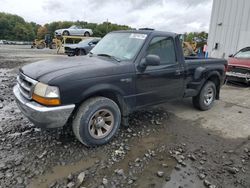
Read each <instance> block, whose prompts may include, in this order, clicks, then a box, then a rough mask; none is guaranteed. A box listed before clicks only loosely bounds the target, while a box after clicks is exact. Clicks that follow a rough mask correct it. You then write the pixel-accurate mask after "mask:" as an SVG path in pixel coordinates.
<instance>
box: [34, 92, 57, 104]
mask: <svg viewBox="0 0 250 188" xmlns="http://www.w3.org/2000/svg"><path fill="white" fill-rule="evenodd" d="M32 99H33V100H34V101H36V102H38V103H40V104H43V105H46V106H57V105H60V104H61V101H60V99H58V98H44V97H41V96H39V95H36V94H33V95H32Z"/></svg>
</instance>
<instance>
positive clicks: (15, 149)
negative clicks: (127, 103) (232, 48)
mask: <svg viewBox="0 0 250 188" xmlns="http://www.w3.org/2000/svg"><path fill="white" fill-rule="evenodd" d="M53 56H57V55H56V51H54V50H48V49H44V50H37V49H30V47H29V46H1V45H0V188H7V187H10V188H12V187H14V188H15V187H18V188H22V187H30V188H43V187H51V188H57V187H100V188H101V187H107V188H111V187H142V188H146V187H152V188H153V187H163V188H175V187H176V188H181V187H189V188H202V187H209V188H214V187H218V188H220V187H223V188H231V187H232V188H233V187H239V188H241V187H242V188H249V187H250V115H249V114H250V92H249V91H250V89H249V88H247V87H244V86H235V85H225V86H223V88H222V95H221V100H220V101H216V104H215V106H214V107H213V109H211V110H210V111H207V112H200V111H197V110H195V109H194V108H193V107H192V104H191V100H190V99H185V100H183V101H173V102H170V103H168V104H163V105H160V106H155V107H151V108H148V109H145V110H143V111H138V112H136V113H134V114H132V115H131V116H130V126H129V128H125V127H124V128H121V130H120V132H119V134H118V135H117V136H116V137H115V138H114V139H113V140H112V142H111V143H109V144H107V145H105V146H102V147H97V148H86V147H85V146H83V145H81V144H80V143H79V142H78V141H77V140H76V139H75V138H74V136H73V134H72V132H71V130H70V129H56V130H41V129H39V128H36V127H34V126H33V125H32V124H31V123H29V121H28V120H27V119H26V118H25V117H24V116H23V115H22V114H21V113H20V111H19V110H18V108H17V106H16V104H15V101H14V96H13V94H12V87H13V86H14V84H15V83H16V81H15V77H16V74H17V72H18V68H19V67H20V66H22V65H24V64H26V63H31V62H34V61H37V60H41V59H47V58H53ZM69 63H70V62H69Z"/></svg>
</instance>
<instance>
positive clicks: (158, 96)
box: [136, 37, 184, 106]
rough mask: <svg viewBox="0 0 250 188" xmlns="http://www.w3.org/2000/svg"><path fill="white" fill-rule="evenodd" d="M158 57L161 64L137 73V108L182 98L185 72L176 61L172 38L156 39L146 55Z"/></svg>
mask: <svg viewBox="0 0 250 188" xmlns="http://www.w3.org/2000/svg"><path fill="white" fill-rule="evenodd" d="M148 54H154V55H158V56H159V57H160V59H161V64H160V65H158V66H148V67H146V69H145V70H144V71H143V72H140V71H139V70H138V71H137V80H136V88H137V93H138V95H137V97H136V103H137V106H144V105H148V104H154V103H160V102H164V101H167V100H170V99H173V98H178V97H180V96H182V94H183V93H182V90H183V81H184V80H183V76H184V71H183V68H181V66H180V64H179V63H178V62H177V60H176V55H175V45H174V41H173V39H172V38H166V37H155V38H153V39H152V40H151V43H150V45H149V47H148V49H147V52H146V55H148Z"/></svg>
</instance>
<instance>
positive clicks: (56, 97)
mask: <svg viewBox="0 0 250 188" xmlns="http://www.w3.org/2000/svg"><path fill="white" fill-rule="evenodd" d="M32 99H33V100H35V101H37V102H38V103H41V104H44V105H48V106H55V105H60V104H61V101H60V93H59V88H58V87H55V86H49V85H47V84H43V83H41V82H38V83H37V84H36V86H35V89H34V92H33V95H32Z"/></svg>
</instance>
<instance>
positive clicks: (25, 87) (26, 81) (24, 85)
mask: <svg viewBox="0 0 250 188" xmlns="http://www.w3.org/2000/svg"><path fill="white" fill-rule="evenodd" d="M36 83H37V81H35V80H33V79H31V78H29V77H28V76H26V75H24V74H23V73H20V74H19V75H18V76H17V84H18V88H19V91H20V92H21V94H22V95H23V96H24V97H25V98H26V99H29V100H30V99H31V98H32V92H33V89H34V86H35V84H36Z"/></svg>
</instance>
